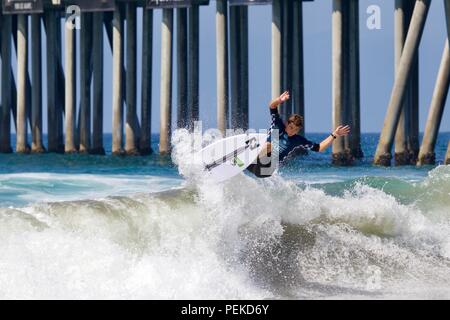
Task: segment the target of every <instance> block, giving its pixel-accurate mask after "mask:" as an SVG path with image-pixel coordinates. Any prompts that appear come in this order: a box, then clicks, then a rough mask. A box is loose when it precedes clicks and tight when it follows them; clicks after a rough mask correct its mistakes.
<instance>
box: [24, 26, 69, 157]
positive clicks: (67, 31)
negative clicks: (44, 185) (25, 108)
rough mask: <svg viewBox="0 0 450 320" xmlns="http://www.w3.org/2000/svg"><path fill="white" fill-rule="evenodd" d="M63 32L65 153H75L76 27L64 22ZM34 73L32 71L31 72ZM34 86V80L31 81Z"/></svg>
mask: <svg viewBox="0 0 450 320" xmlns="http://www.w3.org/2000/svg"><path fill="white" fill-rule="evenodd" d="M64 34H65V53H64V55H65V72H66V81H65V91H66V92H65V93H66V95H65V114H66V117H65V127H66V135H65V145H64V151H65V153H75V152H77V148H76V145H75V128H76V126H75V125H76V29H75V25H74V23H73V22H72V21H70V20H67V21H66V22H65V24H64ZM33 73H34V72H33ZM33 86H34V81H33Z"/></svg>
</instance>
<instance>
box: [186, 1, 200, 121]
mask: <svg viewBox="0 0 450 320" xmlns="http://www.w3.org/2000/svg"><path fill="white" fill-rule="evenodd" d="M199 11H200V8H199V6H198V5H192V6H191V7H190V8H189V9H188V25H189V27H188V79H189V80H188V84H189V95H188V106H189V107H188V110H189V111H188V114H189V126H190V128H191V129H193V128H194V122H196V121H198V120H199V94H200V88H199V85H200V82H199V81H200V75H199V70H200V61H199V54H200V47H199V46H200V42H199V40H200V39H199V31H200V21H199V20H200V18H199Z"/></svg>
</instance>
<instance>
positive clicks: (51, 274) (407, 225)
mask: <svg viewBox="0 0 450 320" xmlns="http://www.w3.org/2000/svg"><path fill="white" fill-rule="evenodd" d="M325 136H326V134H311V135H309V136H308V138H310V139H311V140H315V141H320V140H321V139H322V138H324V137H325ZM377 138H378V135H377V134H364V135H363V137H362V147H363V151H364V154H365V156H366V157H365V158H364V159H363V160H362V161H361V162H359V163H357V165H355V166H352V167H345V168H342V167H334V166H332V165H330V153H329V152H327V153H324V154H315V153H314V154H313V153H312V154H310V155H308V156H306V157H300V158H297V159H295V160H294V161H292V162H290V163H289V164H288V165H286V166H284V167H282V168H281V169H280V170H279V172H278V173H276V174H275V175H274V177H272V178H270V179H264V180H258V179H254V178H252V177H250V176H248V175H241V176H238V177H236V178H233V179H231V180H229V181H227V182H226V183H223V184H214V185H211V184H209V183H207V182H201V181H200V182H199V181H198V179H197V180H195V182H194V180H190V179H186V178H184V177H182V176H181V175H179V173H178V165H176V164H175V163H177V164H180V163H181V164H183V165H186V163H183V161H185V160H186V159H171V158H170V157H161V156H159V155H158V154H157V152H155V154H153V155H151V156H147V157H113V156H110V155H106V156H93V155H58V154H42V155H18V154H0V255H1V256H2V257H3V258H2V261H1V262H0V297H1V298H150V299H152V298H164V299H166V298H168V299H171V298H177V299H180V298H187V299H190V298H199V299H206V298H235V299H240V298H247V299H260V298H323V299H327V298H344V299H345V298H355V297H356V298H363V299H366V298H368V299H377V298H379V299H383V298H392V297H398V298H406V299H408V298H426V299H434V298H447V299H448V298H450V280H449V279H450V166H442V165H440V166H439V165H437V166H424V167H420V168H418V167H415V166H406V167H390V168H383V167H375V166H372V164H371V162H372V157H373V154H374V151H375V148H376V140H377ZM449 140H450V133H443V134H441V135H440V136H439V140H438V144H437V148H436V153H437V160H438V163H439V162H442V161H443V159H444V156H445V152H446V148H447V143H448V141H449ZM153 141H154V142H153V148H154V150H157V149H158V145H157V142H158V137H157V136H156V135H154V136H153ZM105 146H106V148H107V150H106V151H107V153H110V151H111V150H110V149H108V148H109V147H110V146H111V136H106V137H105ZM174 147H176V146H174ZM172 160H174V161H172Z"/></svg>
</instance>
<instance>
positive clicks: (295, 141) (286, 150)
mask: <svg viewBox="0 0 450 320" xmlns="http://www.w3.org/2000/svg"><path fill="white" fill-rule="evenodd" d="M270 114H271V116H272V124H271V126H270V131H269V136H268V138H267V141H268V142H271V135H270V134H271V132H272V130H274V129H278V130H279V143H278V145H276V146H275V145H272V148H278V158H279V162H280V163H281V162H283V161H284V160H285V159H286V158H289V157H290V156H291V155H295V154H296V151H303V153H304V152H305V151H308V150H311V151H315V152H319V149H320V145H319V144H318V143H314V142H311V141H309V140H308V139H306V138H305V137H302V136H301V135H298V134H296V135H293V136H291V137H289V136H288V134H287V133H286V131H285V126H284V123H283V120H282V119H281V117H280V114H279V113H278V109H277V108H275V109H270ZM270 156H271V155H270V154H269V155H268V156H267V157H263V158H264V159H260V157H258V161H257V163H254V164H251V165H250V166H249V167H248V168H247V170H248V171H250V172H252V173H253V174H254V175H256V176H257V177H260V178H264V177H269V176H271V175H272V173H273V170H272V171H271V172H270V170H268V171H269V172H261V170H262V168H266V169H267V168H270V167H271V163H270V161H269V160H268V159H269V158H270ZM274 167H275V166H274ZM266 171H267V170H266Z"/></svg>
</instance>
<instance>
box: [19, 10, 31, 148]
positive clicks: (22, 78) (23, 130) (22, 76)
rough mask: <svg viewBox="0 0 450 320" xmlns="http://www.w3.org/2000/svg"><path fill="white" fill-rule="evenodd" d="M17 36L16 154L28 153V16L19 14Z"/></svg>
mask: <svg viewBox="0 0 450 320" xmlns="http://www.w3.org/2000/svg"><path fill="white" fill-rule="evenodd" d="M17 20H18V29H17V31H18V35H17V136H16V139H17V141H16V152H17V153H28V152H29V151H30V150H29V149H28V146H27V109H26V103H27V101H26V98H27V92H26V77H27V75H28V16H27V15H24V14H20V15H19V16H18V17H17Z"/></svg>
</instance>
